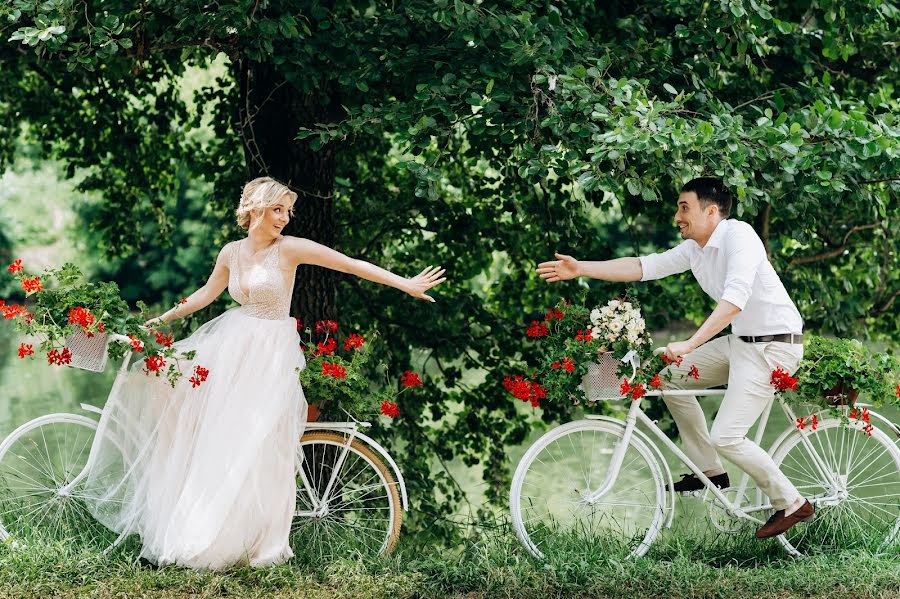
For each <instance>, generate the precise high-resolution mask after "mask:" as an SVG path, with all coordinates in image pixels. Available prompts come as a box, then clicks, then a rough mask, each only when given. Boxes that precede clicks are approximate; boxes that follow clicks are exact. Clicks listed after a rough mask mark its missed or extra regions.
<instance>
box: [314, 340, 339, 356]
mask: <svg viewBox="0 0 900 599" xmlns="http://www.w3.org/2000/svg"><path fill="white" fill-rule="evenodd" d="M336 349H337V341H335V340H334V337H329V338H328V339H326V340H325V341H323V342H322V343H317V344H316V354H315V355H317V356H330V355H331V354H333V353H334V350H336Z"/></svg>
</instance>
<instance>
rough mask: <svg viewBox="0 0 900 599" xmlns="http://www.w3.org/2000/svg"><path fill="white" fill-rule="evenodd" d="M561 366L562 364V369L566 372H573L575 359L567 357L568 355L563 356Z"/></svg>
mask: <svg viewBox="0 0 900 599" xmlns="http://www.w3.org/2000/svg"><path fill="white" fill-rule="evenodd" d="M561 366H562V369H563V370H565V371H566V372H574V371H575V360H573V359H572V358H568V357H566V358H563V359H562V364H561Z"/></svg>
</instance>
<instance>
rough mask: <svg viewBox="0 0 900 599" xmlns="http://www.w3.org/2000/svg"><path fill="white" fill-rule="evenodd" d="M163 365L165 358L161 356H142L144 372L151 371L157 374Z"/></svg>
mask: <svg viewBox="0 0 900 599" xmlns="http://www.w3.org/2000/svg"><path fill="white" fill-rule="evenodd" d="M165 365H166V360H165V358H163V357H162V356H159V355H156V356H147V357H146V358H144V373H146V374H148V375H149V374H150V373H151V372H153V373H156V374H157V375H159V372H160V371H161V370H162V369H163V366H165Z"/></svg>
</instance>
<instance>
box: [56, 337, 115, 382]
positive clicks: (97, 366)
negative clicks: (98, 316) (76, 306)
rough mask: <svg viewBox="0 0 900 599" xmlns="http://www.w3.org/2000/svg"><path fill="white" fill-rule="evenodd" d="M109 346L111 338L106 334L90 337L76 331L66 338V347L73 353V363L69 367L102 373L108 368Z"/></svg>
mask: <svg viewBox="0 0 900 599" xmlns="http://www.w3.org/2000/svg"><path fill="white" fill-rule="evenodd" d="M108 345H109V336H108V335H107V334H105V333H96V334H94V335H93V336H89V335H85V334H84V333H83V332H82V331H76V332H75V333H73V334H71V335H69V336H68V337H67V338H66V347H68V348H69V351H70V352H72V362H71V363H70V364H69V366H71V367H73V368H81V369H82V370H90V371H92V372H102V371H103V369H104V368H106V357H107V354H106V349H107V346H108Z"/></svg>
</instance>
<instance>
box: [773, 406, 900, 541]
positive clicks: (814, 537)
mask: <svg viewBox="0 0 900 599" xmlns="http://www.w3.org/2000/svg"><path fill="white" fill-rule="evenodd" d="M863 426H864V425H863V423H862V422H855V421H851V422H850V423H849V424H844V423H842V422H841V421H840V420H838V419H836V418H827V419H823V421H822V422H820V423H819V425H818V427H817V428H816V430H814V431H811V430H807V431H806V432H801V431H799V430H794V431H793V432H792V433H791V434H790V435H788V437H787V438H786V439H785V440H784V442H783V443H781V444H780V445H779V446H778V447H777V448H776V449H775V451H774V452H773V455H772V459H773V460H774V461H775V463H776V464H777V465H778V466H779V468H781V471H782V472H783V473H784V474H785V475H786V476H787V477H788V479H789V480H790V481H791V482H792V483H794V485H795V486H796V487H797V490H799V491H800V494H801V495H803V496H804V497H806V498H807V499H810V500H812V501H813V503H815V504H816V505H815V508H816V514H815V517H814V518H813V520H812V521H810V522H807V523H805V524H803V523H801V524H798V525H797V526H794V527H793V528H791V529H790V530H789V531H787V532H786V533H785V534H783V535H781V536H780V537H779V540H780V541H781V543H782V544H783V545H784V547H785V549H787V550H788V552H790V553H791V554H793V555H802V554H808V553H823V552H824V553H830V552H833V551H840V550H845V549H854V548H864V549H869V550H873V551H881V550H884V549H886V548H888V547H892V546H893V545H895V544H896V543H897V541H898V537H900V450H898V449H897V446H896V445H895V444H894V441H893V440H892V439H891V438H890V437H889V436H888V435H887V434H885V433H884V432H883V431H882V430H879V429H877V428H876V429H872V430H871V436H870V435H869V434H867V433H866V432H865V430H863ZM804 436H806V438H807V439H808V440H809V444H810V447H811V448H812V450H814V452H815V454H816V455H815V456H813V452H811V451H810V447H807V445H806V444H805V443H804V442H803V437H804ZM819 464H821V465H822V466H824V471H823V468H822V467H820V466H819ZM826 473H827V474H826ZM829 475H830V476H829Z"/></svg>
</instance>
